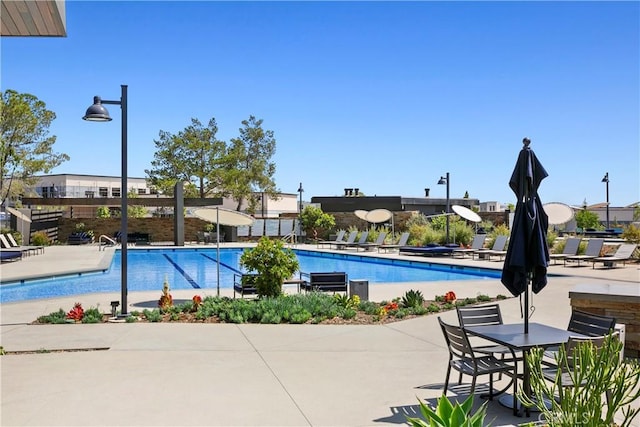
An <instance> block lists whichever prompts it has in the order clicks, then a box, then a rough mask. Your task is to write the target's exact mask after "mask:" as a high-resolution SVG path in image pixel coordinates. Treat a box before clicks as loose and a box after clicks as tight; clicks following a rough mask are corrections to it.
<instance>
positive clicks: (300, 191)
mask: <svg viewBox="0 0 640 427" xmlns="http://www.w3.org/2000/svg"><path fill="white" fill-rule="evenodd" d="M303 191H304V189H303V188H302V183H300V187H298V193H302V192H303Z"/></svg>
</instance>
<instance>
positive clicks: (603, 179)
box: [602, 172, 609, 230]
mask: <svg viewBox="0 0 640 427" xmlns="http://www.w3.org/2000/svg"><path fill="white" fill-rule="evenodd" d="M602 182H604V183H605V184H606V186H607V230H608V229H609V172H607V173H605V174H604V178H602Z"/></svg>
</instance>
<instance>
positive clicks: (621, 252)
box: [591, 243, 637, 268]
mask: <svg viewBox="0 0 640 427" xmlns="http://www.w3.org/2000/svg"><path fill="white" fill-rule="evenodd" d="M636 247H637V245H635V244H633V243H623V244H621V245H620V246H618V249H617V250H616V253H614V254H613V255H612V256H601V257H596V258H593V259H592V260H591V262H593V268H596V263H597V262H601V263H602V266H603V267H604V268H613V267H615V265H616V263H617V262H622V265H625V263H626V262H627V261H628V260H629V259H630V258H631V256H632V255H633V251H635V250H636Z"/></svg>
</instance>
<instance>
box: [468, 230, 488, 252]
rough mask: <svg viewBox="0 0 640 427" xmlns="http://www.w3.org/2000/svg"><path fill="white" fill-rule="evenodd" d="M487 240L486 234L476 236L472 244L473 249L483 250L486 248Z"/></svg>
mask: <svg viewBox="0 0 640 427" xmlns="http://www.w3.org/2000/svg"><path fill="white" fill-rule="evenodd" d="M486 239H487V236H486V235H485V234H476V235H475V236H474V237H473V242H471V249H482V248H483V247H484V241H485V240H486Z"/></svg>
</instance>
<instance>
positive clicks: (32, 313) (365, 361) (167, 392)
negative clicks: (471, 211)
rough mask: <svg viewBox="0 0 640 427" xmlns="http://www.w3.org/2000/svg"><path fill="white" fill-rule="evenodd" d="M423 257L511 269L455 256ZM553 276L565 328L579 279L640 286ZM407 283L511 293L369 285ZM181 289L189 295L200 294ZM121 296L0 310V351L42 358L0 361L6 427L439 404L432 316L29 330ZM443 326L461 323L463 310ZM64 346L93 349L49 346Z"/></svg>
mask: <svg viewBox="0 0 640 427" xmlns="http://www.w3.org/2000/svg"><path fill="white" fill-rule="evenodd" d="M360 254H362V253H360ZM104 256H105V253H104V252H98V250H97V247H81V248H78V247H51V248H47V251H46V253H45V255H39V256H33V257H29V258H26V259H25V260H23V261H21V262H18V263H12V264H3V265H2V273H1V274H2V280H3V281H5V280H8V279H7V277H13V278H17V277H21V276H20V274H22V275H23V276H27V275H34V274H40V273H42V272H49V274H54V273H55V274H60V273H62V272H64V271H70V270H73V269H74V268H91V264H92V263H93V265H94V266H97V265H100V263H101V262H104ZM389 256H392V257H398V255H397V254H395V255H389ZM415 258H416V257H411V259H415ZM91 259H93V261H90V260H91ZM427 261H429V262H442V261H445V262H447V263H458V264H461V265H467V264H469V263H471V265H474V266H481V265H484V264H485V263H486V264H487V265H490V266H492V267H493V268H501V266H502V263H498V262H487V261H470V260H451V259H450V258H446V259H440V258H437V259H435V258H434V259H427ZM17 270H22V273H20V272H19V271H17ZM550 270H551V271H550V272H551V273H556V272H557V273H564V274H567V273H570V275H568V276H554V277H552V278H551V279H550V282H549V285H547V287H546V288H545V289H544V290H543V291H542V292H541V293H540V294H538V295H536V296H535V297H534V300H533V305H534V306H535V307H536V310H535V312H534V314H533V317H532V318H531V321H532V322H540V323H546V324H550V325H554V326H558V327H562V328H564V327H566V324H567V322H568V319H569V314H570V306H569V299H568V292H569V290H570V289H572V288H573V287H574V286H575V285H577V284H582V283H617V284H620V285H623V286H635V287H637V286H638V282H639V281H638V275H639V270H638V265H637V264H633V265H628V266H626V267H624V268H617V269H613V270H593V271H592V269H591V266H586V267H581V268H564V267H562V266H557V267H554V266H552V267H551V269H550ZM408 289H421V290H422V291H423V293H424V294H425V296H426V297H427V298H433V296H434V295H440V294H444V293H445V292H447V291H449V290H453V291H454V292H456V294H457V295H458V297H459V298H463V297H466V296H476V295H477V294H478V293H484V294H488V295H491V296H495V295H497V294H499V293H502V294H506V293H507V291H506V289H505V288H504V287H503V286H502V285H501V284H500V283H499V280H478V281H466V282H435V283H428V284H427V283H424V284H415V283H414V284H410V285H406V286H405V285H371V286H370V290H369V292H370V299H372V300H377V301H379V300H382V299H390V298H393V297H396V296H400V295H402V294H403V293H404V292H405V290H408ZM0 291H1V288H0ZM172 294H173V296H174V298H175V299H190V298H191V297H192V296H193V291H178V292H173V291H172ZM201 294H206V293H201ZM159 295H160V290H158V292H132V293H130V294H129V301H130V304H131V307H130V309H137V308H138V307H144V306H146V305H148V304H149V303H150V302H155V301H157V299H158V298H159ZM116 299H119V294H117V293H116V294H88V295H80V296H74V297H71V298H57V299H50V300H37V301H29V302H23V303H7V304H2V305H1V306H0V309H1V313H0V319H1V326H0V342H1V344H0V345H2V346H3V347H4V349H5V350H7V351H9V352H12V351H36V352H37V351H38V350H42V351H41V352H37V353H32V354H24V353H23V354H8V355H5V356H2V357H0V363H1V373H0V374H1V380H2V383H1V392H2V394H1V398H2V401H1V406H0V410H1V414H2V415H1V419H0V421H1V425H3V426H14V425H15V426H18V425H31V426H42V425H47V426H49V425H51V426H53V425H64V426H71V425H77V426H86V425H113V426H177V425H180V426H182V425H184V426H191V425H199V426H384V425H398V424H406V422H405V414H409V415H416V411H417V410H418V406H417V399H418V398H419V399H422V400H426V401H427V402H428V403H431V404H435V398H436V397H438V396H439V395H440V394H441V393H442V387H443V384H442V383H443V381H444V377H445V372H446V365H447V358H448V353H447V350H446V348H445V344H444V339H443V337H442V332H441V331H440V329H439V326H438V322H437V316H436V315H430V316H424V317H421V318H416V319H411V320H405V321H400V322H396V323H391V324H386V325H365V326H336V325H253V324H249V325H231V324H171V323H159V324H148V323H140V324H136V323H119V324H97V325H43V326H38V325H30V324H29V323H30V322H32V321H33V320H35V319H36V318H37V317H38V316H40V315H42V314H48V313H50V312H52V311H55V310H57V309H59V308H63V309H64V310H65V311H68V310H69V309H70V308H71V307H72V306H73V303H74V302H76V301H80V302H82V303H83V306H85V307H89V306H96V305H97V304H99V306H100V307H103V308H104V311H108V308H109V301H112V300H116ZM501 308H502V312H503V317H504V321H505V323H516V322H520V323H521V322H522V319H521V318H520V305H519V300H518V299H517V298H509V299H507V300H504V301H503V302H501ZM442 318H443V319H444V320H445V321H448V322H451V323H456V322H457V320H456V316H455V312H447V313H444V314H442ZM56 349H85V350H92V351H79V352H45V350H47V351H50V350H56ZM464 381H467V382H463V384H462V386H457V385H455V381H454V383H453V385H454V387H453V388H452V389H450V390H451V392H450V393H449V395H450V396H456V395H459V396H461V398H464V397H465V396H466V394H468V385H469V382H468V381H469V378H468V377H465V380H464ZM478 403H480V402H478ZM535 419H537V418H536V416H535V415H534V416H533V417H532V418H531V419H530V420H535ZM487 420H488V421H489V420H493V422H492V425H506V424H518V423H521V422H524V421H527V419H523V418H517V417H513V416H512V415H511V411H510V410H508V409H506V408H504V407H502V406H500V405H499V404H498V403H497V402H495V401H494V402H490V404H489V416H488V418H487ZM635 425H636V426H637V425H638V420H636V424H635Z"/></svg>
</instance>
